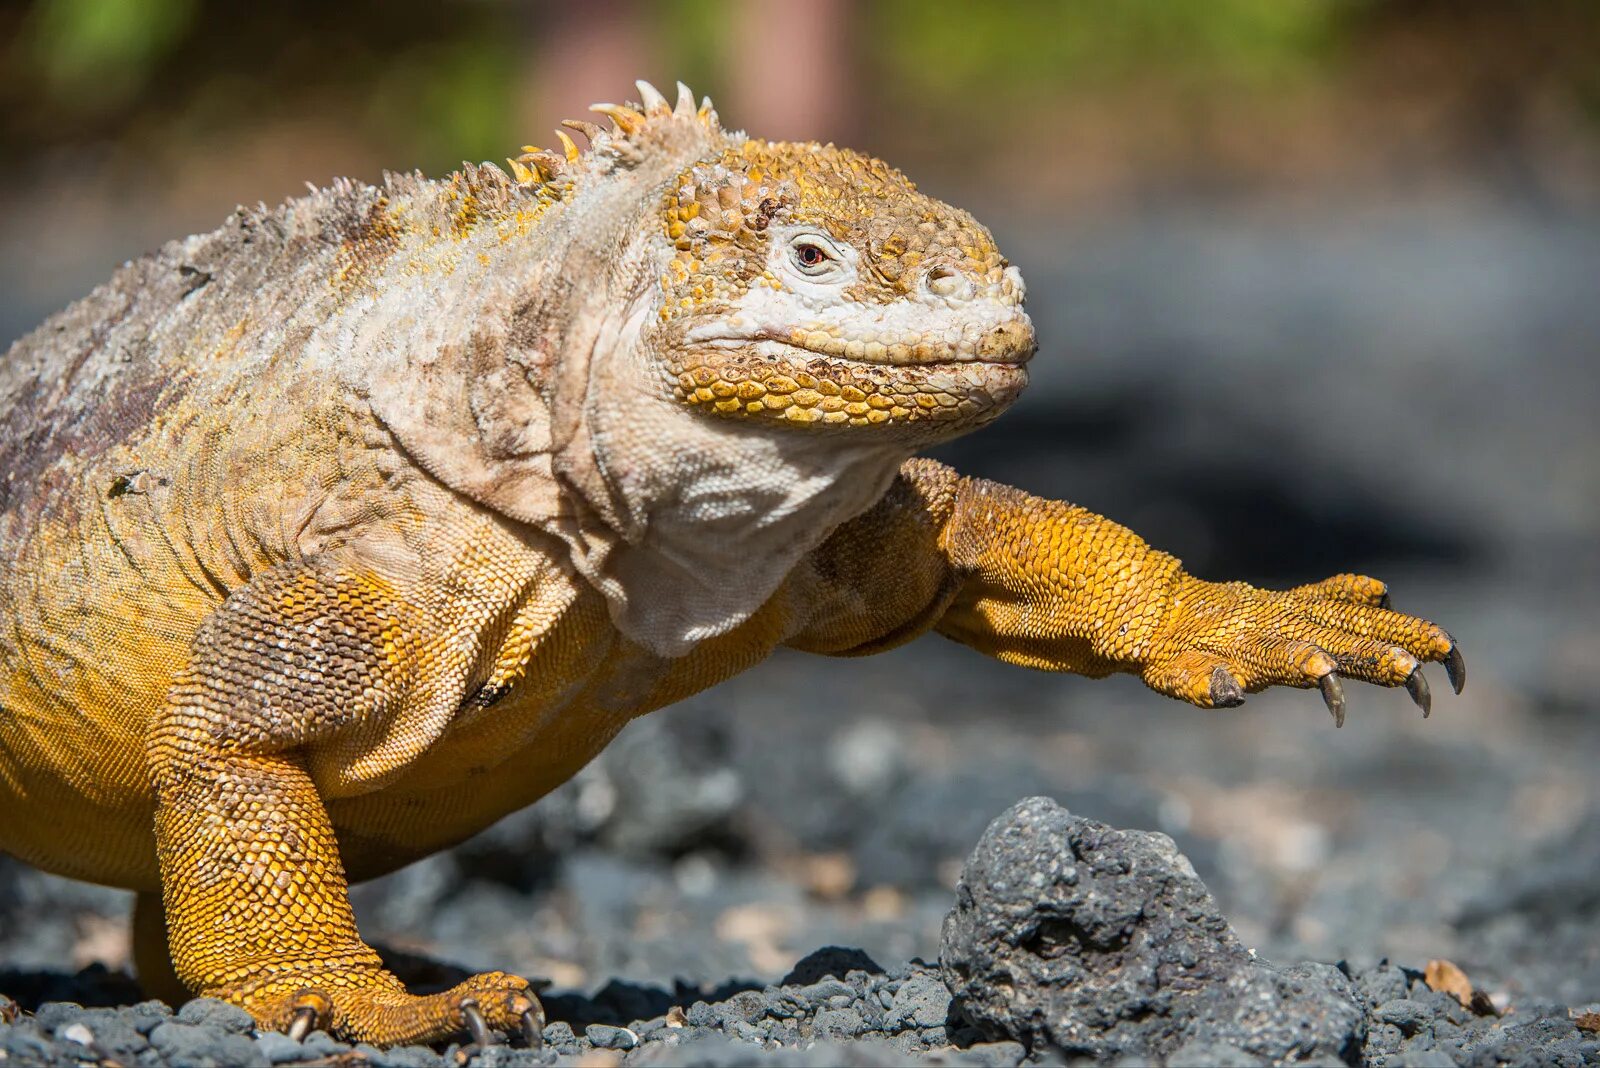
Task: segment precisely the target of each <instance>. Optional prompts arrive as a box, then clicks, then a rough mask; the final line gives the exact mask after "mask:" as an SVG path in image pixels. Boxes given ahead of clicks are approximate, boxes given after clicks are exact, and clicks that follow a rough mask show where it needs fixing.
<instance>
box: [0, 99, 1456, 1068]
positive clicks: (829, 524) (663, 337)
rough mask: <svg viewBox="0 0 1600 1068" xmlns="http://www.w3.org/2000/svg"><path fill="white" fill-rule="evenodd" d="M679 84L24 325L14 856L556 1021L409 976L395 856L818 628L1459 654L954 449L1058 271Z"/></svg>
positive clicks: (524, 991)
mask: <svg viewBox="0 0 1600 1068" xmlns="http://www.w3.org/2000/svg"><path fill="white" fill-rule="evenodd" d="M639 89H640V93H641V96H642V103H641V104H639V105H636V106H629V107H619V106H611V105H606V106H603V107H600V108H597V110H599V111H602V112H603V113H605V114H606V115H609V117H610V118H611V119H612V121H613V126H612V127H611V129H609V130H607V131H601V130H600V129H598V128H596V127H593V126H591V125H589V124H587V123H569V124H567V125H568V126H569V127H572V128H575V129H580V130H582V131H583V132H584V133H585V134H586V135H587V137H588V139H589V141H590V145H589V147H588V149H587V150H586V151H582V152H580V151H579V150H578V149H577V147H576V146H575V145H574V143H573V142H572V141H571V139H570V138H568V136H567V135H566V134H565V133H561V134H558V136H559V137H560V139H561V143H562V145H563V151H560V152H557V153H549V152H541V151H537V150H530V151H529V152H528V153H527V154H525V155H523V156H522V157H520V158H519V159H517V160H515V161H513V162H512V164H511V172H512V173H511V174H510V175H506V174H505V173H503V172H501V171H500V170H498V169H496V168H494V167H489V166H484V167H466V168H464V169H463V170H462V171H461V172H460V173H458V174H455V175H452V176H451V177H450V178H449V179H447V180H444V181H429V180H426V179H423V178H422V177H421V176H402V177H391V178H389V179H388V180H387V181H386V182H385V184H384V185H383V186H382V187H380V188H373V187H368V186H365V185H360V184H355V183H350V182H339V183H336V184H335V185H334V186H333V187H332V188H331V189H328V190H324V191H321V192H316V193H313V194H312V195H311V196H309V197H305V198H302V199H300V200H297V201H293V202H290V203H289V204H286V205H284V206H283V207H281V208H278V209H276V210H272V211H268V210H265V209H262V210H254V211H244V210H241V211H240V212H238V213H237V214H236V215H234V216H233V217H232V218H231V219H230V220H229V221H228V222H227V223H226V224H225V225H224V226H223V227H222V228H221V229H219V230H216V231H214V232H212V233H210V234H206V235H202V236H199V237H193V238H189V239H187V240H184V241H178V242H174V243H172V244H170V245H168V246H166V247H165V248H164V249H162V250H161V251H160V252H158V253H156V254H155V255H153V256H150V257H147V258H145V259H142V260H139V261H137V262H134V263H130V264H128V265H126V266H124V267H123V268H122V269H121V270H120V271H119V272H118V273H117V275H116V276H115V277H114V278H113V279H112V281H111V282H110V283H108V284H107V285H105V286H103V287H101V288H100V289H98V290H96V291H95V292H94V293H93V294H91V295H90V296H88V297H87V298H85V299H84V300H82V301H80V302H78V303H77V304H75V305H73V306H72V307H70V308H68V309H66V310H65V311H63V312H61V313H60V314H58V315H56V316H55V317H54V318H52V319H50V320H49V321H47V322H46V323H45V324H44V325H42V326H41V327H39V329H37V330H36V331H35V332H34V333H32V334H31V335H29V336H28V337H26V338H24V339H22V340H21V341H19V342H18V343H17V344H16V345H15V346H13V347H12V349H11V351H10V353H9V354H8V355H7V356H6V358H5V361H4V364H3V365H0V479H3V481H0V624H3V626H0V848H3V849H5V850H6V851H7V852H10V853H13V854H15V855H16V856H18V857H21V858H22V859H24V860H27V861H29V862H31V863H34V864H37V865H39V866H40V867H43V868H45V869H48V870H51V871H55V872H59V873H62V874H65V875H69V876H74V877H78V878H84V879H91V880H95V881H97V882H102V883H109V884H112V885H116V886H124V887H130V888H132V889H134V890H136V891H138V905H137V908H136V915H135V949H136V956H137V963H138V966H139V968H140V972H141V974H142V975H144V976H145V977H147V978H148V979H150V980H151V981H152V982H155V983H157V984H159V982H160V981H161V976H162V975H163V974H165V975H167V976H168V977H169V979H170V977H171V975H172V971H175V975H176V979H177V980H179V981H181V983H182V984H183V985H184V986H185V987H187V988H188V989H189V990H190V991H194V992H197V993H204V994H208V995H211V996H214V997H221V998H226V999H228V1000H231V1001H233V1002H236V1003H238V1004H240V1005H243V1006H244V1007H245V1008H247V1009H249V1010H250V1011H251V1012H252V1013H253V1014H255V1016H256V1017H257V1018H258V1019H259V1020H260V1021H261V1022H262V1023H263V1024H264V1025H266V1026H273V1027H285V1026H288V1027H292V1028H294V1029H297V1030H304V1029H305V1028H306V1027H308V1026H310V1025H311V1024H313V1023H316V1024H318V1025H323V1026H328V1027H330V1028H331V1029H333V1030H334V1031H335V1032H337V1033H339V1034H341V1035H344V1036H347V1037H350V1038H358V1039H364V1040H368V1041H372V1042H377V1043H397V1042H408V1041H417V1040H427V1039H434V1038H438V1037H440V1036H442V1035H445V1034H448V1033H450V1032H452V1031H455V1030H456V1029H458V1028H459V1027H461V1026H462V1025H463V1023H464V1022H465V1023H467V1024H470V1025H474V1026H476V1027H478V1028H479V1029H481V1028H483V1027H484V1026H488V1027H495V1028H507V1027H513V1026H516V1025H517V1023H518V1019H519V1017H523V1018H524V1022H525V1023H527V1024H528V1025H529V1029H530V1030H532V1031H535V1032H536V1031H537V1027H538V1008H537V1001H536V1000H535V999H534V997H533V995H532V994H531V993H530V992H529V990H528V988H527V984H526V983H525V982H524V980H523V979H521V978H519V977H516V976H511V975H505V974H501V973H492V974H487V975H480V976H477V977H476V978H473V979H471V980H469V981H467V982H465V983H463V984H461V985H460V986H458V987H456V988H454V989H452V990H450V991H447V992H445V993H442V994H436V995H430V996H422V997H418V996H412V995H410V994H408V993H407V992H406V990H405V989H404V988H403V986H402V985H401V983H400V982H399V981H398V980H397V979H395V978H394V977H393V976H392V975H391V974H390V973H388V972H386V971H385V970H383V968H382V967H381V965H380V963H379V960H378V958H377V956H376V954H374V952H373V951H372V950H371V949H370V948H368V947H367V946H366V945H365V944H364V943H363V942H362V941H361V939H360V937H359V936H358V935H357V932H356V928H355V923H354V920H353V917H352V914H351V910H350V905H349V901H348V899H347V895H346V880H347V879H352V878H353V879H364V878H369V877H372V876H375V875H379V874H382V873H384V872H388V871H392V870H394V869H395V868H398V867H400V866H401V865H404V864H406V863H409V862H411V861H413V860H416V859H418V858H419V857H422V856H425V855H427V854H429V853H432V852H434V851H436V850H440V849H443V848H445V847H447V846H449V845H451V844H453V843H455V842H459V841H461V840H462V839H464V838H466V837H467V836H469V835H471V834H473V833H474V832H476V831H478V830H480V829H481V828H483V827H485V826H487V825H488V824H489V823H491V822H493V821H494V820H496V819H497V818H499V817H500V816H502V815H504V814H506V813H508V812H511V811H513V810H515V809H517V808H519V807H521V806H524V805H527V804H529V803H530V802H532V801H534V800H535V799H537V798H538V797H540V796H541V795H543V794H544V793H546V792H547V791H549V790H550V789H551V788H553V787H554V786H556V785H557V784H559V783H561V782H562V781H563V780H565V779H566V778H567V777H569V776H570V775H571V774H572V773H573V772H574V771H576V770H577V769H578V768H579V767H581V766H582V765H583V764H584V763H585V762H586V761H587V760H589V759H590V758H591V757H593V756H594V755H595V754H596V753H597V752H598V751H599V750H600V749H601V748H602V747H604V746H605V744H606V743H607V742H608V741H609V740H610V739H611V738H612V737H613V736H614V735H615V734H616V733H617V731H618V730H620V729H621V728H622V726H623V725H624V724H625V723H627V721H628V720H629V719H631V718H633V717H634V716H637V715H640V714H642V713H644V712H648V711H650V710H652V709H655V708H659V707H661V706H663V705H666V704H670V703H671V702H673V701H676V700H678V699H679V698H682V697H684V696H686V695H688V694H691V693H694V692H696V691H698V690H701V689H704V688H705V687H708V686H711V685H713V684H714V683H716V682H718V681H720V680H722V679H725V678H727V677H729V676H731V675H733V674H735V673H736V672H739V671H742V670H744V669H745V668H747V667H750V666H753V665H755V664H757V663H758V662H760V661H761V660H762V659H763V658H764V657H765V656H767V654H768V653H770V652H771V651H772V650H773V649H774V648H775V647H776V646H779V645H788V646H791V647H794V648H798V649H803V650H808V651H811V652H816V653H825V654H833V655H853V654H860V653H868V652H874V651H877V650H880V649H885V648H888V647H891V646H894V645H898V644H900V643H902V642H906V641H909V640H911V639H912V638H914V637H916V636H918V635H920V634H922V633H924V632H926V631H930V630H937V631H939V632H940V633H942V634H944V635H947V636H949V637H951V638H954V639H956V640H958V641H961V642H964V643H966V644H968V645H971V646H973V647H975V648H977V649H980V650H982V651H984V652H987V653H989V654H991V655H994V656H997V657H999V658H1001V659H1003V660H1006V661H1009V662H1012V663H1017V664H1024V665H1028V666H1031V667H1038V668H1046V669H1050V670H1057V671H1072V672H1076V673H1079V674H1083V675H1089V676H1102V675H1106V674H1108V673H1110V672H1115V671H1122V672H1131V673H1134V674H1137V675H1139V676H1140V677H1142V678H1143V679H1144V680H1145V682H1147V683H1148V684H1149V685H1150V686H1151V687H1152V688H1153V689H1155V690H1158V691H1160V692H1161V693H1164V694H1168V695H1170V696H1173V697H1178V698H1181V699H1183V700H1186V701H1189V702H1192V703H1194V704H1196V705H1201V706H1220V705H1234V704H1237V703H1239V701H1240V700H1241V698H1242V695H1243V694H1244V693H1247V692H1254V691H1257V690H1260V689H1262V688H1265V687H1267V686H1272V685H1287V686H1301V687H1314V686H1321V687H1322V690H1323V693H1324V696H1325V697H1326V698H1327V700H1328V702H1329V704H1330V706H1331V707H1332V709H1333V711H1334V713H1335V716H1336V717H1340V718H1342V715H1343V696H1342V693H1341V690H1340V687H1339V682H1338V679H1339V677H1340V676H1344V677H1347V678H1354V679H1360V680H1363V681H1366V682H1373V683H1378V684H1380V685H1388V686H1393V685H1402V684H1403V685H1406V686H1407V687H1409V688H1410V690H1411V692H1412V695H1413V697H1415V698H1416V699H1417V701H1418V703H1419V704H1421V705H1422V706H1423V708H1424V709H1426V708H1427V705H1428V694H1427V689H1426V687H1425V685H1424V684H1423V682H1422V676H1421V674H1420V672H1419V664H1420V663H1421V662H1423V661H1445V662H1446V664H1447V666H1448V668H1449V671H1450V675H1451V679H1452V681H1453V682H1454V683H1455V684H1456V686H1457V688H1458V689H1459V686H1460V683H1461V681H1462V666H1461V658H1460V655H1459V653H1458V652H1457V651H1456V649H1455V646H1454V643H1453V642H1452V640H1451V639H1450V637H1449V636H1448V635H1447V634H1446V633H1445V632H1444V631H1443V630H1441V629H1439V628H1438V627H1436V626H1434V625H1433V624H1431V623H1428V622H1425V621H1423V620H1420V619H1416V618H1413V617H1410V616H1405V615H1400V614H1397V613H1395V612H1393V611H1390V610H1389V609H1388V608H1387V604H1386V599H1385V588H1384V586H1383V584H1382V583H1380V582H1378V581H1376V580H1374V579H1370V578H1365V577H1360V576H1354V575H1341V576H1337V577H1335V578H1332V579H1328V580H1327V581H1324V582H1320V583H1314V584H1312V585H1309V586H1302V587H1299V588H1298V589H1294V590H1290V591H1287V592H1271V591H1264V590H1258V589H1254V588H1252V587H1249V586H1247V585H1244V584H1242V583H1227V584H1215V583H1209V582H1203V581H1200V580H1198V579H1195V578H1192V577H1190V576H1189V575H1187V574H1185V573H1184V571H1183V570H1182V568H1181V567H1180V565H1179V562H1178V561H1177V560H1176V559H1174V558H1173V557H1171V556H1169V555H1166V554H1164V553H1161V552H1158V551H1155V550H1153V549H1151V548H1150V547H1148V546H1147V545H1146V544H1145V543H1144V542H1143V541H1142V540H1140V539H1139V538H1138V537H1137V536H1136V535H1134V534H1133V533H1132V532H1131V531H1129V530H1127V529H1125V528H1123V527H1120V526H1117V525H1116V524H1114V523H1111V522H1109V521H1107V520H1105V519H1102V518H1100V517H1099V516H1096V515H1093V514H1090V513H1088V512H1086V511H1085V510H1083V509H1081V508H1076V507H1073V506H1071V505H1068V504H1063V503H1059V502H1055V501H1048V500H1041V499H1038V498H1035V497H1031V496H1029V495H1027V494H1026V493H1023V492H1021V491H1019V490H1016V489H1011V488H1009V487H1006V486H1001V485H997V484H994V483H990V482H986V481H982V480H977V479H969V478H963V477H962V476H960V475H958V474H957V473H956V472H954V471H952V470H950V469H949V468H947V467H944V466H942V465H940V464H937V463H933V462H931V461H927V460H918V459H911V458H910V457H911V456H912V454H913V453H914V452H915V451H916V450H917V449H919V448H921V447H923V446H926V445H928V444H929V443H932V442H935V441H939V440H943V439H946V438H949V437H951V436H953V435H956V434H959V433H964V432H966V431H968V430H972V429H974V428H976V427H979V426H981V425H983V424H984V423H986V422H988V421H989V420H990V419H992V418H994V417H995V416H996V415H998V414H999V413H1000V412H1001V411H1002V410H1003V409H1004V408H1005V407H1006V406H1007V405H1008V404H1010V403H1011V401H1013V400H1014V399H1015V398H1016V397H1017V395H1018V394H1019V393H1020V392H1021V390H1022V388H1023V385H1024V384H1025V382H1026V380H1027V372H1026V369H1025V365H1026V363H1027V361H1028V359H1029V357H1030V356H1031V355H1032V354H1033V352H1034V332H1033V327H1032V325H1031V324H1030V322H1029V320H1028V317H1027V315H1026V314H1025V313H1024V311H1023V284H1022V279H1021V277H1020V275H1019V274H1018V272H1017V269H1016V268H1015V267H1012V266H1010V265H1008V264H1007V262H1006V260H1005V259H1004V258H1003V257H1002V256H1001V255H1000V253H999V251H998V250H997V249H996V248H995V245H994V243H993V241H992V240H991V238H990V236H989V234H988V232H987V231H986V230H984V228H983V227H981V226H980V225H978V224H977V223H976V222H975V221H973V219H972V218H971V217H970V216H968V215H967V214H966V213H965V212H962V211H959V210H956V209H954V208H951V207H949V206H947V205H945V204H941V203H939V202H938V201H935V200H932V199H930V198H928V197H926V196H924V195H922V194H921V193H918V192H917V191H916V189H915V187H914V186H913V185H912V184H911V183H910V182H909V181H907V180H906V179H905V178H904V177H903V176H902V175H901V174H900V173H899V172H897V171H895V170H892V169H891V168H889V167H888V166H886V165H885V164H883V163H881V162H879V161H878V160H875V159H870V158H867V157H865V156H861V155H858V154H855V153H853V152H849V151H845V150H842V149H836V148H834V147H832V146H819V145H815V144H779V143H768V142H764V141H760V140H755V139H747V138H745V137H744V136H743V135H740V134H734V133H730V132H726V131H724V130H723V129H722V128H721V127H720V126H719V124H718V122H717V119H716V116H715V114H714V113H713V112H712V111H711V108H710V105H709V102H707V103H704V104H701V105H700V106H698V107H697V106H696V105H695V103H694V102H693V100H692V99H691V98H690V97H689V96H688V94H687V93H686V92H680V95H679V99H678V101H677V104H676V106H675V107H674V106H672V105H669V104H668V102H667V101H665V100H664V99H663V98H662V97H661V95H660V94H659V93H657V92H656V91H655V90H654V89H652V88H651V87H649V86H648V85H645V84H642V83H641V85H640V86H639ZM169 951H170V962H171V963H170V966H169V965H168V963H167V962H168V959H169V957H168V954H169ZM169 967H170V969H171V970H172V971H169V970H168V969H169Z"/></svg>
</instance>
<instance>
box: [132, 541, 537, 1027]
mask: <svg viewBox="0 0 1600 1068" xmlns="http://www.w3.org/2000/svg"><path fill="white" fill-rule="evenodd" d="M414 614H415V613H414V610H412V609H410V608H409V607H408V606H407V604H406V603H405V602H404V600H403V599H402V598H400V597H399V596H397V595H396V594H395V592H394V591H393V590H392V589H390V588H389V587H388V586H387V585H386V584H385V583H384V582H383V581H382V580H381V579H378V578H376V577H375V576H371V575H365V574H352V573H349V572H346V571H340V570H337V569H332V568H326V567H317V566H303V567H291V568H286V569H281V570H278V571H274V572H269V573H267V574H266V575H264V576H262V577H261V578H259V579H257V580H256V581H255V582H253V583H251V584H250V585H249V586H246V587H245V588H243V589H240V590H237V591H235V592H234V594H233V595H232V596H230V597H229V598H228V599H227V600H226V601H225V602H224V603H223V604H222V606H221V607H220V608H219V609H218V610H217V611H216V612H215V613H214V614H213V615H212V616H211V617H210V618H209V619H208V620H207V621H206V623H205V624H204V625H203V626H202V627H201V629H200V632H199V634H198V635H197V637H196V639H195V643H194V649H193V652H192V659H191V663H190V665H189V667H188V669H187V670H186V671H185V672H184V674H183V675H181V676H180V677H179V679H178V681H177V682H176V683H175V685H174V687H173V690H172V692H171V694H170V696H169V699H168V704H167V707H166V709H165V710H164V712H163V713H162V715H161V716H160V717H159V718H158V720H157V721H156V723H155V724H154V726H153V728H152V731H151V734H150V736H149V743H148V752H147V757H148V760H149V765H150V769H151V773H152V776H153V780H154V784H155V790H156V801H157V805H156V826H155V830H156V845H157V851H158V854H159V859H160V865H161V883H162V897H163V902H164V905H165V913H166V921H167V941H168V947H169V950H170V952H171V955H172V961H173V965H174V968H175V970H176V973H177V976H178V978H179V979H181V980H182V982H183V983H184V984H185V985H186V986H187V987H189V988H190V989H191V990H193V991H195V992H196V993H199V994H201V995H205V996H209V997H216V998H222V999H224V1000H227V1001H232V1002H234V1003H236V1004H238V1005H242V1006H243V1007H244V1008H246V1009H248V1010H249V1011H250V1012H251V1014H252V1015H254V1016H255V1017H256V1018H257V1019H258V1020H259V1021H261V1023H262V1025H263V1026H266V1027H275V1028H287V1029H289V1030H291V1032H294V1031H297V1030H298V1031H302V1032H303V1031H305V1030H307V1029H309V1028H310V1027H312V1026H317V1027H325V1028H327V1029H328V1030H330V1031H332V1032H334V1033H335V1034H338V1035H341V1036H343V1037H346V1038H349V1039H354V1040H362V1041H368V1042H372V1043H376V1044H379V1045H392V1044H396V1043H404V1042H420V1041H430V1040H434V1039H439V1038H443V1037H445V1036H447V1035H449V1034H452V1033H454V1032H457V1031H460V1030H462V1029H463V1027H466V1028H469V1029H471V1030H473V1031H474V1032H475V1033H477V1034H475V1037H478V1034H481V1033H482V1032H484V1030H485V1028H486V1027H493V1028H496V1029H508V1028H513V1027H516V1026H517V1025H518V1024H519V1023H522V1024H524V1026H525V1028H526V1029H527V1031H528V1033H529V1039H530V1042H536V1041H537V1037H538V1030H539V1029H540V1027H542V1023H541V1018H540V1010H539V1007H538V1001H537V999H536V998H535V997H534V995H533V993H532V992H531V991H530V990H529V987H528V983H527V981H526V980H524V979H522V978H519V977H517V976H514V975H506V974H503V973H500V972H491V973H487V974H483V975H477V976H474V977H473V978H471V979H468V980H467V981H465V982H463V983H461V984H460V985H458V986H456V987H455V988H453V989H451V990H448V991H445V992H444V993H441V994H434V995H431V996H425V997H416V996H412V995H411V994H408V993H407V992H406V989H405V987H404V986H403V985H402V984H401V982H400V980H399V979H397V978H396V977H395V976H393V975H392V974H390V973H389V972H388V971H386V970H384V968H383V967H382V965H381V963H380V961H379V958H378V955H377V953H376V952H374V951H373V950H372V949H371V948H370V947H369V946H367V945H366V944H365V943H364V942H363V941H362V940H361V938H360V936H359V935H358V934H357V932H356V924H355V917H354V914H353V913H352V911H351V908H350V900H349V896H348V892H347V886H346V882H345V874H344V868H343V865H342V864H341V861H340V857H339V844H338V841H337V839H336V838H335V835H334V828H333V824H332V822H331V821H330V819H329V817H328V812H327V809H326V808H325V807H324V804H323V799H322V797H321V795H320V794H319V791H318V788H317V785H316V782H315V781H314V779H313V774H312V769H313V767H316V766H321V767H322V768H323V770H324V771H325V772H327V773H328V774H332V775H335V776H337V775H339V774H361V773H365V774H371V773H372V772H374V771H376V772H377V773H378V774H379V775H381V774H382V772H383V770H384V769H385V768H386V767H398V766H401V765H403V763H404V761H405V760H406V759H408V758H409V754H411V753H412V752H413V751H415V750H416V749H417V748H419V747H421V746H425V745H426V744H427V743H428V742H429V741H430V740H431V737H432V736H433V734H434V732H435V731H436V730H437V729H438V724H439V723H440V722H441V720H440V718H439V717H440V716H448V714H449V711H450V710H451V709H452V708H453V707H454V703H455V697H454V696H453V690H454V686H453V682H454V680H456V679H458V678H459V677H460V676H461V675H462V674H463V665H461V664H460V663H456V662H453V661H460V660H461V659H462V657H461V655H460V654H459V653H457V652H453V651H452V650H450V649H449V648H448V646H447V645H442V644H440V643H439V642H438V641H437V640H436V639H434V640H430V639H428V638H427V637H425V635H427V634H428V633H429V628H427V627H426V626H424V625H422V623H423V621H421V620H418V619H415V618H413V616H414Z"/></svg>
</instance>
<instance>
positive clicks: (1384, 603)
mask: <svg viewBox="0 0 1600 1068" xmlns="http://www.w3.org/2000/svg"><path fill="white" fill-rule="evenodd" d="M1378 607H1379V608H1387V609H1389V610H1390V611H1391V612H1392V611H1394V603H1393V602H1392V601H1390V600H1389V591H1388V590H1384V591H1383V596H1382V597H1379V598H1378Z"/></svg>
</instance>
